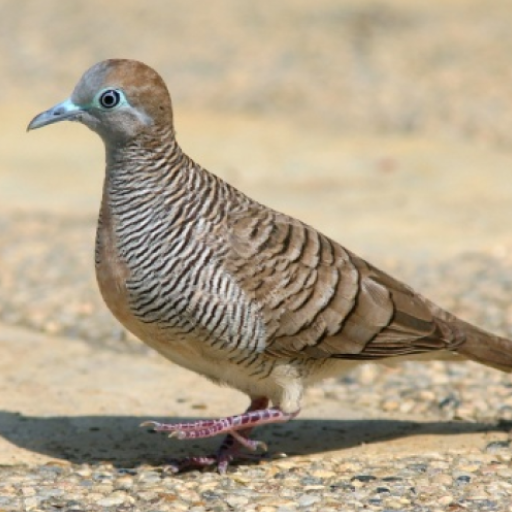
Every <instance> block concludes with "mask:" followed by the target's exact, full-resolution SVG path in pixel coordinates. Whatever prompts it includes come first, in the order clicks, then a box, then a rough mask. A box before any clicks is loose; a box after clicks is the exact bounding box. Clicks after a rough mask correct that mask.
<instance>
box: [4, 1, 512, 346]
mask: <svg viewBox="0 0 512 512" xmlns="http://www.w3.org/2000/svg"><path fill="white" fill-rule="evenodd" d="M511 26H512V7H511V4H510V2H509V1H507V0H490V1H488V2H481V1H480V0H444V1H442V2H441V1H438V2H434V1H432V0H428V1H427V0H424V1H423V0H416V1H414V2H411V1H408V0H385V1H384V0H382V1H376V0H345V1H341V0H317V1H315V2H311V1H306V0H293V1H292V0H282V1H279V2H252V1H246V0H216V1H215V2H206V1H196V2H190V1H188V0H152V1H149V2H142V1H139V0H126V1H124V2H122V3H121V2H103V1H100V0H87V1H82V0H75V1H73V2H61V1H57V0H47V1H45V2H44V3H43V2H38V1H35V0H24V1H23V2H20V1H18V0H1V2H0V76H1V80H0V214H1V215H0V321H3V322H5V323H9V324H13V325H26V326H29V327H31V328H34V329H37V330H42V331H44V332H49V333H57V334H62V335H65V336H69V337H80V338H86V339H89V340H92V341H94V340H96V341H100V342H101V343H102V345H109V344H112V345H113V346H115V347H119V346H120V345H119V342H118V340H119V339H124V338H125V335H124V333H123V331H122V330H121V328H120V327H118V326H117V324H116V323H115V322H114V320H113V319H111V317H110V314H109V313H108V312H106V310H105V308H104V306H103V304H102V302H101V300H100V299H99V297H98V293H97V291H96V286H95V282H94V272H93V263H92V254H93V244H94V228H95V222H96V220H95V219H96V212H97V209H98V206H99V201H100V194H101V182H102V177H103V148H102V146H101V142H100V141H99V139H98V138H97V137H96V136H95V135H93V134H92V133H89V132H87V130H85V129H84V128H83V127H82V126H79V125H75V124H69V123H68V124H64V123H63V124H62V125H55V126H51V127H48V128H46V129H45V130H41V131H37V132H32V133H30V134H26V133H25V128H26V125H27V123H28V122H29V121H30V119H31V118H32V117H33V116H34V115H35V114H37V113H39V112H40V111H42V110H45V109H47V108H48V107H50V106H51V105H53V104H55V103H57V102H59V101H62V100H63V99H65V98H66V97H67V96H68V95H69V94H70V93H71V91H72V89H73V87H74V85H75V83H76V82H77V80H78V79H79V77H80V76H81V74H82V73H83V72H84V71H85V70H86V69H87V68H88V67H89V66H91V65H92V64H94V63H95V62H97V61H99V60H102V59H105V58H109V57H126V58H134V59H139V60H142V61H144V62H146V63H147V64H150V65H151V66H153V67H154V68H156V69H157V70H158V71H159V72H160V73H161V75H162V76H163V77H164V79H165V80H166V82H167V83H168V85H169V88H170V91H171V94H172V97H173V102H174V107H175V111H176V116H175V119H176V126H177V132H178V137H179V141H180V142H181V144H182V146H183V147H184V149H185V150H186V151H187V152H188V153H189V154H190V155H191V156H192V157H193V158H194V159H196V160H197V161H199V162H200V163H201V164H202V165H204V166H205V167H206V168H208V169H210V170H211V171H213V172H215V173H217V174H219V175H221V176H223V177H224V178H226V179H227V180H228V181H230V182H231V183H232V184H234V185H235V186H237V187H239V188H241V189H242V190H243V191H244V192H246V193H247V194H249V195H251V196H253V197H256V198H257V199H259V200H260V201H262V202H264V203H266V204H268V205H270V206H273V207H275V208H277V209H280V210H283V211H285V212H287V213H289V214H292V215H295V216H298V217H299V218H301V219H302V220H304V221H306V222H308V223H310V224H313V225H314V226H316V227H317V228H319V229H321V230H322V231H324V232H325V233H327V234H328V235H330V236H332V237H333V238H335V239H336V240H338V241H340V242H341V243H342V244H344V245H346V246H347V247H349V248H350V249H352V250H353V251H355V252H356V253H359V254H360V255H362V256H364V257H366V258H367V259H369V260H370V261H372V262H373V263H374V264H376V265H377V266H379V267H382V268H384V269H386V270H388V271H390V272H392V273H394V274H396V275H398V277H400V278H403V279H406V280H408V281H409V282H411V283H412V284H414V285H416V286H417V287H419V288H420V289H421V290H422V291H424V292H425V293H426V294H428V295H430V296H431V297H432V298H434V299H435V300H438V301H440V302H441V303H442V304H443V305H444V306H446V307H451V308H452V309H455V310H456V312H459V313H461V314H464V315H465V316H466V317H467V318H468V317H469V319H470V320H473V321H475V322H480V323H483V324H484V325H486V326H487V327H489V328H493V329H494V330H498V331H501V332H504V331H505V332H510V331H511V330H512V329H511V328H510V327H509V326H510V325H511V324H512V309H511V308H510V307H509V305H508V304H509V302H510V297H511V296H512V290H511V285H510V283H511V281H512V270H511V267H510V265H509V263H510V259H509V253H510V251H509V248H510V247H511V235H510V231H509V225H510V218H511V214H512V206H511V204H512V176H511V169H512V166H511V164H512V149H511V148H512V146H511V144H512V65H511V58H510V56H511V55H512V31H511V30H510V27H511ZM470 276H478V281H475V279H470ZM483 304H485V307H483ZM493 308H494V309H493ZM126 343H128V344H129V342H128V341H126ZM134 346H135V345H134ZM136 347H139V345H136ZM137 350H138V348H137Z"/></svg>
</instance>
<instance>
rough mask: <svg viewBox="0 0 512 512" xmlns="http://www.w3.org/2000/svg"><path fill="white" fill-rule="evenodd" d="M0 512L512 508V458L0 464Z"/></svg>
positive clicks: (500, 452) (501, 451) (499, 454)
mask: <svg viewBox="0 0 512 512" xmlns="http://www.w3.org/2000/svg"><path fill="white" fill-rule="evenodd" d="M0 479H1V481H0V493H1V494H0V507H1V508H0V510H45V511H60V510H66V511H70V512H71V511H75V512H81V511H84V512H85V511H99V510H101V511H103V510H119V511H155V512H156V511H159V512H167V511H169V512H173V511H182V510H183V511H191V512H207V511H211V512H224V511H226V512H227V511H233V510H240V511H242V510H243V511H248V512H252V511H258V512H292V511H322V512H331V511H332V512H334V511H340V510H350V511H352V510H353V511H359V510H380V511H386V512H391V511H401V512H405V511H407V512H420V511H421V512H424V511H429V512H438V511H439V512H441V511H447V510H448V511H465V510H474V511H476V510H478V511H480V512H487V511H489V512H490V511H493V512H494V511H506V510H510V508H509V501H510V495H511V493H512V483H510V481H511V479H512V469H511V468H510V453H509V450H507V449H506V447H504V446H501V445H489V446H488V447H487V450H486V451H485V452H484V453H480V454H475V455H471V456H470V457H465V456H460V455H453V454H448V455H446V454H439V453H428V454H425V455H423V456H422V457H392V458H389V457H388V458H382V459H377V460H376V459H374V458H373V459H372V460H364V459H346V460H343V461H339V460H338V461H336V460H331V459H329V458H326V459H325V460H323V461H322V462H316V463H315V462H313V463H312V462H311V461H309V460H301V459H300V458H296V459H294V460H293V461H291V460H286V459H284V460H281V461H276V462H274V463H273V464H272V466H271V467H267V468H263V467H258V466H255V467H244V468H240V469H238V470H237V471H236V473H233V474H230V475H228V476H224V477H220V476H218V475H215V474H212V473H203V474H200V473H196V472H193V473H189V474H185V475H182V476H179V477H175V476H171V475H169V474H166V473H165V472H164V471H162V470H161V469H156V468H152V467H141V468H138V469H137V470H132V469H126V468H114V467H112V466H111V465H108V464H99V465H97V466H95V467H90V466H88V465H84V466H79V467H70V466H68V465H66V464H48V465H45V466H41V467H37V468H29V469H28V470H27V469H26V468H18V469H15V470H12V469H11V468H9V469H8V470H5V469H1V468H0Z"/></svg>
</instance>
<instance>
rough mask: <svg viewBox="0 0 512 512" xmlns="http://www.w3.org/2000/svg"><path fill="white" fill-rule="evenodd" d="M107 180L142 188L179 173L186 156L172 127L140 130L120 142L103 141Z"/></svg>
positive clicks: (110, 182)
mask: <svg viewBox="0 0 512 512" xmlns="http://www.w3.org/2000/svg"><path fill="white" fill-rule="evenodd" d="M105 150H106V183H109V184H112V185H114V184H118V185H119V186H129V184H132V185H131V186H132V187H140V186H143V187H144V188H147V187H151V184H152V183H153V184H155V185H157V184H158V183H159V182H161V180H165V181H167V180H168V179H169V178H170V177H171V175H173V174H176V173H180V172H181V171H182V170H183V168H184V167H185V166H186V161H187V160H188V157H187V156H186V155H185V154H184V153H183V151H182V149H181V148H180V146H179V145H178V143H177V142H176V139H175V138H174V134H173V133H172V131H168V132H164V133H160V132H158V133H154V134H141V135H140V136H138V137H136V138H134V139H131V140H130V141H128V142H126V143H123V144H115V143H114V144H109V143H106V144H105Z"/></svg>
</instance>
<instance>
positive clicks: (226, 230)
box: [29, 60, 512, 471]
mask: <svg viewBox="0 0 512 512" xmlns="http://www.w3.org/2000/svg"><path fill="white" fill-rule="evenodd" d="M64 119H70V120H77V121H80V122H82V123H83V124H85V125H87V126H88V127H90V128H91V129H93V130H94V131H96V132H97V133H98V134H99V135H100V136H101V137H102V139H103V141H104V143H105V148H106V155H107V166H106V177H105V184H104V191H103V200H102V206H101V212H100V219H99V222H98V232H97V244H96V271H97V277H98V283H99V286H100V290H101V293H102V295H103V297H104V299H105V302H106V304H107V305H108V307H109V308H110V309H111V311H112V312H113V314H114V315H115V316H116V317H117V318H118V320H119V321H120V322H121V323H123V324H124V325H125V326H126V327H127V328H128V329H129V330H131V331H132V332H133V333H134V334H135V335H137V336H138V337H139V338H140V339H142V340H143V341H145V342H146V343H148V344H149V345H150V346H152V347H154V348H155V349H156V350H158V351H159V352H161V353H162V354H163V355H164V356H166V357H168V358H169V359H171V360H173V361H175V362H176V363H178V364H181V365H183V366H185V367H187V368H190V369H191V370H194V371H197V372H199V373H201V374H203V375H205V376H206V377H208V378H210V379H212V380H214V381H217V382H220V383H224V384H228V385H231V386H234V387H236V388H238V389H240V390H242V391H244V392H245V393H247V394H248V395H249V397H250V398H251V405H250V407H249V409H248V410H247V411H246V412H245V413H243V414H241V415H237V416H232V417H229V418H223V419H219V420H207V421H200V422H195V423H186V424H160V423H155V422H150V424H151V425H152V426H153V427H154V428H155V429H156V430H158V431H164V432H170V433H171V434H172V435H175V436H177V437H179V438H198V437H208V436H212V435H217V434H219V433H227V434H228V436H227V437H226V440H225V441H224V442H223V444H222V445H221V448H220V450H219V452H218V453H217V454H215V455H214V456H212V457H192V458H189V459H187V460H186V461H182V462H181V463H179V464H177V466H176V467H177V468H178V469H179V468H181V467H183V466H185V465H189V464H195V465H202V464H213V463H217V465H218V467H219V470H220V471H225V469H226V467H227V464H228V463H229V461H230V460H232V459H233V458H234V457H235V456H237V455H239V453H238V450H239V448H240V447H245V448H248V449H250V450H255V449H257V448H258V447H261V446H262V444H261V443H260V442H258V441H254V440H251V439H249V437H248V435H249V433H250V431H251V430H252V428H253V427H254V426H256V425H261V424H266V423H272V422H277V421H287V420H289V419H291V418H293V417H294V416H295V415H296V414H297V413H298V411H299V408H300V400H301V395H302V392H303V390H304V388H305V386H307V385H309V384H311V383H312V382H314V381H316V380H318V379H320V378H323V377H325V376H327V375H336V374H339V373H340V372H342V371H344V370H346V369H348V368H350V367H351V366H352V365H354V364H356V363H357V362H361V361H367V360H378V359H382V358H390V357H398V358H411V357H422V356H424V355H428V356H434V357H443V358H444V357H446V356H447V355H454V356H458V357H467V358H470V359H473V360H476V361H479V362H481V363H484V364H487V365H490V366H493V367H496V368H499V369H501V370H505V371H510V370H511V369H512V342H510V341H509V340H506V339H504V338H499V337H497V336H494V335H492V334H489V333H486V332H484V331H482V330H480V329H478V328H477V327H474V326H472V325H470V324H468V323H466V322H463V321H462V320H459V319H457V318H456V317H455V316H453V315H452V314H450V313H448V312H446V311H444V310H442V309H441V308H439V307H437V306H436V305H434V304H433V303H431V302H430V301H428V300H427V299H425V298H424V297H422V296H421V295H419V294H417V293H416V292H414V291H413V290H412V289H411V288H409V287H408V286H406V285H404V284H402V283H400V282H399V281H397V280H395V279H393V278H392V277H390V276H389V275H387V274H385V273H384V272H382V271H380V270H378V269H376V268H374V267H372V266H371V265H370V264H368V263H366V262H365V261H364V260H362V259H360V258H358V257H357V256H355V255H354V254H352V253H351V252H350V251H348V250H346V249H344V248H343V247H342V246H340V245H339V244H337V243H336V242H334V241H332V240H330V239H329V238H328V237H326V236H324V235H322V234H321V233H319V232H318V231H316V230H315V229H313V228H312V227H310V226H307V225H306V224H303V223H302V222H300V221H298V220H295V219H293V218H290V217H288V216H286V215H283V214H281V213H279V212H276V211H273V210H271V209H269V208H267V207H265V206H263V205H261V204H259V203H257V202H255V201H253V200H251V199H250V198H248V197H247V196H245V195H244V194H242V193H241V192H240V191H238V190H236V189H235V188H233V187H231V186H230V185H229V184H227V183H225V182H224V181H222V180H221V179H219V178H218V177H216V176H215V175H213V174H210V173H209V172H208V171H206V170H205V169H203V168H202V167H200V166H199V165H198V164H196V163H195V162H194V161H192V160H191V159H190V158H189V157H188V156H186V155H185V154H184V153H183V152H182V150H181V149H180V147H179V145H178V143H177V141H176V138H175V133H174V128H173V116H172V107H171V101H170V98H169V95H168V92H167V88H166V87H165V84H164V83H163V81H162V79H161V78H160V76H159V75H158V74H157V73H156V72H155V71H153V70H152V69H151V68H149V67H147V66H146V65H144V64H142V63H139V62H136V61H129V60H109V61H104V62H101V63H99V64H96V65H95V66H93V67H92V68H91V69H89V70H88V71H87V72H86V73H85V74H84V76H83V77H82V79H81V80H80V82H79V83H78V85H77V86H76V88H75V90H74V92H73V94H72V96H71V98H70V99H69V100H66V101H65V102H63V103H60V104H59V105H56V106H55V107H53V108H52V109H50V110H48V111H46V112H43V113H42V114H40V115H39V116H36V118H34V120H33V121H32V122H31V124H30V125H29V128H38V127H40V126H44V125H46V124H50V123H53V122H57V121H61V120H64ZM269 401H271V402H272V403H273V407H269V406H268V405H269Z"/></svg>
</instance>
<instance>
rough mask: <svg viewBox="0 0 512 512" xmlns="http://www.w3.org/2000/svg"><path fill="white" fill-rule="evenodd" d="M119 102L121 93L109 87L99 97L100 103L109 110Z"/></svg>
mask: <svg viewBox="0 0 512 512" xmlns="http://www.w3.org/2000/svg"><path fill="white" fill-rule="evenodd" d="M119 103H121V93H120V92H119V91H116V90H115V89H107V90H106V91H103V92H102V93H101V96H100V97H99V104H100V105H101V106H102V107H103V108H104V109H107V110H110V109H112V108H114V107H117V106H118V105H119Z"/></svg>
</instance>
